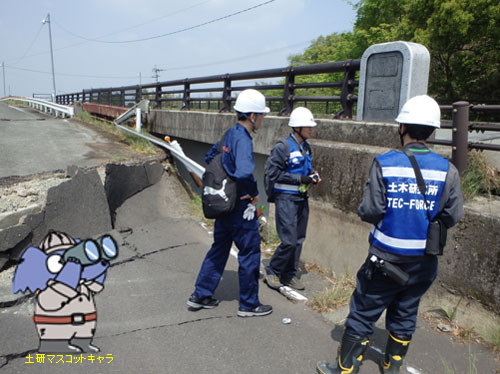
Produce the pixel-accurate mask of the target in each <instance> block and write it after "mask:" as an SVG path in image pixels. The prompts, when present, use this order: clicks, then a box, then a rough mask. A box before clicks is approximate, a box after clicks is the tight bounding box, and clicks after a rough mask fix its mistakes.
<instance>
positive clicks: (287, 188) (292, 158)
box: [274, 137, 312, 194]
mask: <svg viewBox="0 0 500 374" xmlns="http://www.w3.org/2000/svg"><path fill="white" fill-rule="evenodd" d="M285 140H286V141H287V142H288V144H289V146H290V155H289V156H288V157H289V158H288V167H287V168H286V170H285V171H286V172H287V173H290V174H298V175H309V174H311V173H312V166H311V154H310V152H309V150H304V151H303V152H301V150H300V148H299V146H298V145H297V142H296V141H295V140H294V139H292V138H290V137H288V138H286V139H285ZM303 153H304V154H305V157H304V155H303ZM274 191H275V192H280V193H283V192H284V193H291V194H299V184H296V185H294V184H284V183H276V184H275V185H274Z"/></svg>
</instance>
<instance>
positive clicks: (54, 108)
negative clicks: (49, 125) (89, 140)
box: [0, 96, 75, 117]
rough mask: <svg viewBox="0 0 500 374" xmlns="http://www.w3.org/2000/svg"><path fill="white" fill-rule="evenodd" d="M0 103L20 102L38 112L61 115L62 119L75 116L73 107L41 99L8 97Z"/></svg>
mask: <svg viewBox="0 0 500 374" xmlns="http://www.w3.org/2000/svg"><path fill="white" fill-rule="evenodd" d="M0 101H22V102H26V103H29V104H30V106H31V107H33V108H36V109H38V110H43V111H44V112H50V113H52V112H53V113H54V114H55V116H56V117H59V115H61V116H62V117H65V116H68V117H73V116H74V115H75V111H74V109H73V107H71V106H67V105H61V104H56V103H53V102H51V101H47V100H42V99H34V98H29V97H18V96H9V97H5V98H2V99H0Z"/></svg>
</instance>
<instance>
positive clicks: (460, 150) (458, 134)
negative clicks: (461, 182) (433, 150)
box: [428, 101, 500, 174]
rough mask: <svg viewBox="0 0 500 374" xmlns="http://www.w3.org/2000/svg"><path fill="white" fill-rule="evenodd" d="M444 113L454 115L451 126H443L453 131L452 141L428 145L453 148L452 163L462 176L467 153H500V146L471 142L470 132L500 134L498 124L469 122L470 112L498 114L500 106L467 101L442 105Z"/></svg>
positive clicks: (431, 140)
mask: <svg viewBox="0 0 500 374" xmlns="http://www.w3.org/2000/svg"><path fill="white" fill-rule="evenodd" d="M440 108H441V110H442V111H443V112H450V111H451V113H452V122H451V126H450V125H444V124H442V125H441V128H443V129H451V130H452V135H451V140H442V139H429V140H428V143H430V144H438V145H445V146H451V147H452V151H451V162H452V163H453V165H455V166H456V168H457V169H458V171H459V173H460V174H463V172H464V171H465V168H466V166H467V152H468V150H469V149H476V150H479V151H485V150H487V151H500V144H486V143H478V142H469V132H472V131H477V132H479V131H481V132H484V131H493V132H495V131H496V132H500V124H498V123H486V124H484V123H473V122H470V121H469V114H470V112H476V113H498V114H500V105H472V104H470V103H469V102H467V101H457V102H455V103H453V105H441V106H440Z"/></svg>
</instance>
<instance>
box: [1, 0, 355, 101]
mask: <svg viewBox="0 0 500 374" xmlns="http://www.w3.org/2000/svg"><path fill="white" fill-rule="evenodd" d="M261 4H262V5H261ZM254 7H255V8H254ZM250 8H253V9H250ZM238 12H241V13H239V14H235V13H238ZM48 13H50V18H51V29H52V42H53V49H54V65H55V73H56V88H57V93H58V94H61V93H70V92H77V91H81V90H82V89H89V88H99V87H115V86H125V85H135V84H139V73H140V75H141V78H142V79H141V80H142V83H143V84H146V83H151V82H154V78H153V72H152V69H153V68H154V67H157V68H159V69H163V71H161V72H160V73H159V80H160V81H167V80H172V79H180V78H188V77H201V76H205V75H214V74H223V73H236V72H242V71H252V70H261V69H269V68H279V67H284V66H287V65H288V59H287V57H288V56H290V55H292V54H297V53H301V52H303V51H304V49H305V48H306V47H307V46H308V45H309V44H310V42H311V41H312V40H314V39H316V38H317V37H319V36H321V35H328V34H331V33H333V32H344V31H351V30H352V27H353V24H354V20H355V16H356V14H355V11H354V10H353V9H352V6H351V5H349V3H348V1H347V0H271V1H270V0H244V1H243V0H143V1H137V0H84V1H79V2H76V1H71V0H28V1H6V0H3V1H1V2H0V35H2V37H1V38H0V64H1V63H2V62H4V63H5V81H6V91H7V92H6V93H7V94H9V92H10V93H11V94H12V95H20V96H31V95H32V94H33V93H51V92H52V75H51V62H50V47H49V30H48V25H47V24H45V25H44V24H42V19H44V18H46V16H47V14H48ZM233 14H234V15H233ZM226 16H229V17H227V18H224V17H226ZM220 18H224V19H221V20H217V19H220ZM205 23H207V24H206V25H203V26H200V25H202V24H205ZM185 29H188V30H186V31H182V30H185ZM165 34H170V35H166V36H163V37H160V35H165ZM88 39H93V40H92V41H91V40H88ZM138 39H149V40H143V41H135V40H138ZM132 41H133V42H132ZM124 42H125V43H124ZM0 81H2V83H3V79H2V75H1V70H0ZM0 96H3V85H0Z"/></svg>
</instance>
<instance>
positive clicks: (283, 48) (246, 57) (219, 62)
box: [166, 40, 310, 71]
mask: <svg viewBox="0 0 500 374" xmlns="http://www.w3.org/2000/svg"><path fill="white" fill-rule="evenodd" d="M309 43H310V41H309V40H306V41H302V42H299V43H296V44H293V45H288V46H286V47H282V48H275V49H272V50H270V51H264V52H260V53H252V54H250V55H246V56H240V57H235V58H230V59H227V60H219V61H212V62H207V63H204V64H197V65H185V66H178V67H173V68H168V69H166V70H168V71H173V70H187V69H196V68H203V67H206V66H213V65H220V64H224V63H226V62H236V61H241V60H247V59H250V58H253V57H260V56H265V55H269V54H272V53H276V52H281V51H283V50H286V49H289V48H294V47H299V46H301V45H305V44H309Z"/></svg>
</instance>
